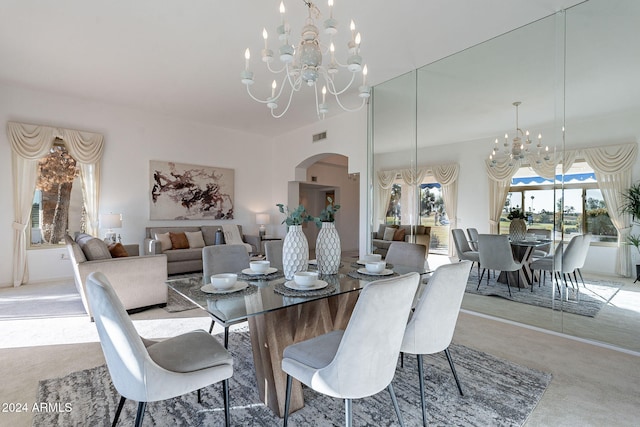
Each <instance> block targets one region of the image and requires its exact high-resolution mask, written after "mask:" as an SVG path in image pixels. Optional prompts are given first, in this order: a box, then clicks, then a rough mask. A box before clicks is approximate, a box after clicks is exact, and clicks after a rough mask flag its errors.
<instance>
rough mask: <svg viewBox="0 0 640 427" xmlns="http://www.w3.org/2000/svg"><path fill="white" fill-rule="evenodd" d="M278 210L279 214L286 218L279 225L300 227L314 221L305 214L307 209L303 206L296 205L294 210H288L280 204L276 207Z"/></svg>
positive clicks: (287, 207)
mask: <svg viewBox="0 0 640 427" xmlns="http://www.w3.org/2000/svg"><path fill="white" fill-rule="evenodd" d="M276 206H277V207H278V209H279V210H280V213H283V214H285V215H286V218H285V219H284V220H283V221H282V223H281V224H287V227H289V226H291V225H302V224H304V223H305V222H309V221H314V218H313V217H312V216H311V215H309V214H308V213H307V209H306V208H305V207H304V206H303V205H298V207H297V208H295V209H294V210H290V209H289V206H285V205H284V204H282V203H278V204H277V205H276Z"/></svg>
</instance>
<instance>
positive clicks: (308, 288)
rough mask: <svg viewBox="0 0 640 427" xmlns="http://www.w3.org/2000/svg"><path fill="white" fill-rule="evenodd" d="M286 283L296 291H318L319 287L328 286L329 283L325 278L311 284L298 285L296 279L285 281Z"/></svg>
mask: <svg viewBox="0 0 640 427" xmlns="http://www.w3.org/2000/svg"><path fill="white" fill-rule="evenodd" d="M284 285H285V286H286V287H287V288H289V289H295V290H296V291H316V290H318V289H322V288H326V287H327V285H328V283H327V282H325V281H324V280H318V281H316V283H314V284H313V285H311V286H298V285H297V284H296V282H295V280H289V281H288V282H284Z"/></svg>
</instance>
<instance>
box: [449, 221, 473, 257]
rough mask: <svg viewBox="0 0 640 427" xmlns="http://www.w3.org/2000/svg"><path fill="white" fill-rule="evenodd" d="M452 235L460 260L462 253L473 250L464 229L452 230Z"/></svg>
mask: <svg viewBox="0 0 640 427" xmlns="http://www.w3.org/2000/svg"><path fill="white" fill-rule="evenodd" d="M451 235H452V236H453V244H454V245H455V247H456V254H457V255H458V258H460V255H461V254H462V253H464V252H468V251H470V250H471V246H469V242H468V241H467V237H466V236H465V235H464V231H463V230H462V229H460V228H453V229H452V230H451Z"/></svg>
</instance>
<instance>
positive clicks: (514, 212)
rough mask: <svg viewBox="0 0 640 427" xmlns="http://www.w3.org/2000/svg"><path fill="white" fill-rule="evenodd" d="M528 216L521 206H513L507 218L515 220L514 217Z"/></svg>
mask: <svg viewBox="0 0 640 427" xmlns="http://www.w3.org/2000/svg"><path fill="white" fill-rule="evenodd" d="M526 217H527V216H526V215H525V214H524V212H523V211H521V210H520V209H519V208H513V209H511V210H510V211H509V214H508V215H507V219H509V220H511V221H513V220H514V219H525V218H526Z"/></svg>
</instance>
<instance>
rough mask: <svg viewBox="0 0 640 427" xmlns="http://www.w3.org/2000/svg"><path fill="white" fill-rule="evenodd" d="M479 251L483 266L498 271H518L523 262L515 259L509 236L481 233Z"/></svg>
mask: <svg viewBox="0 0 640 427" xmlns="http://www.w3.org/2000/svg"><path fill="white" fill-rule="evenodd" d="M478 251H479V252H480V265H481V266H482V268H488V269H489V270H498V271H516V270H518V269H519V268H521V266H522V265H521V264H519V263H516V262H515V261H514V260H513V252H512V250H511V243H509V236H507V235H498V234H480V235H479V236H478Z"/></svg>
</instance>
